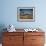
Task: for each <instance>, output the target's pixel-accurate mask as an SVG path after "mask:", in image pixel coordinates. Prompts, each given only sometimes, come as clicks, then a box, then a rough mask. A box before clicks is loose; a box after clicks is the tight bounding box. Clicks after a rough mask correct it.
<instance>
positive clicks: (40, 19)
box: [0, 0, 46, 32]
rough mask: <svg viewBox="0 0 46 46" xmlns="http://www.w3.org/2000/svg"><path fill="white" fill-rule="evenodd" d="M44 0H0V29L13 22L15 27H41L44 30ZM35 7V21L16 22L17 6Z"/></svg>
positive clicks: (45, 7) (45, 13) (45, 24)
mask: <svg viewBox="0 0 46 46" xmlns="http://www.w3.org/2000/svg"><path fill="white" fill-rule="evenodd" d="M45 4H46V0H0V31H1V29H2V27H3V28H4V27H7V26H8V25H9V24H13V25H14V26H15V28H29V27H30V28H31V27H32V28H37V27H39V28H42V29H43V30H44V31H45V32H46V5H45ZM32 6H33V7H35V22H18V21H17V7H32Z"/></svg>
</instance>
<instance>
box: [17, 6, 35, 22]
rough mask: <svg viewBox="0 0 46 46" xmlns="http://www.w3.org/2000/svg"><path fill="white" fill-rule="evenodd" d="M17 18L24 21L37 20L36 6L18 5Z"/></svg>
mask: <svg viewBox="0 0 46 46" xmlns="http://www.w3.org/2000/svg"><path fill="white" fill-rule="evenodd" d="M17 20H18V21H22V22H32V21H35V8H34V7H18V8H17Z"/></svg>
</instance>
